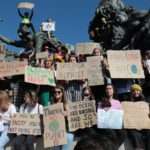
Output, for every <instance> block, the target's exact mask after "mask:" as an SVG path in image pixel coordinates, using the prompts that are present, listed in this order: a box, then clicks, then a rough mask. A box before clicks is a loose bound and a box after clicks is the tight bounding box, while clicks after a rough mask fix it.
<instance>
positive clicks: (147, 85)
mask: <svg viewBox="0 0 150 150" xmlns="http://www.w3.org/2000/svg"><path fill="white" fill-rule="evenodd" d="M143 67H144V73H145V80H144V85H143V93H144V95H145V97H146V100H148V102H150V93H149V91H150V50H148V51H146V52H145V53H144V56H143Z"/></svg>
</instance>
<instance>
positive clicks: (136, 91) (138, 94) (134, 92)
mask: <svg viewBox="0 0 150 150" xmlns="http://www.w3.org/2000/svg"><path fill="white" fill-rule="evenodd" d="M132 95H133V97H139V96H140V95H141V91H139V90H132Z"/></svg>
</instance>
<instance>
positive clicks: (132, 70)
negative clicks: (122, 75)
mask: <svg viewBox="0 0 150 150" xmlns="http://www.w3.org/2000/svg"><path fill="white" fill-rule="evenodd" d="M131 72H132V73H133V74H137V73H138V68H137V66H136V65H135V64H132V65H131Z"/></svg>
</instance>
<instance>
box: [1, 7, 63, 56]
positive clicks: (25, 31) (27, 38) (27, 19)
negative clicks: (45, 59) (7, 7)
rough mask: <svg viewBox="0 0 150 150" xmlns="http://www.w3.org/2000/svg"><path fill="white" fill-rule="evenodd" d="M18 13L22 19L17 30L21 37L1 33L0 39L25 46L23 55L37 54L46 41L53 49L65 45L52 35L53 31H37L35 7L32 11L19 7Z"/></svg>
mask: <svg viewBox="0 0 150 150" xmlns="http://www.w3.org/2000/svg"><path fill="white" fill-rule="evenodd" d="M18 14H19V16H20V17H21V19H22V21H21V23H20V25H19V28H18V30H17V33H18V37H19V39H18V40H11V39H9V38H7V37H5V36H2V35H0V41H1V42H4V43H6V44H8V45H12V46H15V47H18V48H23V49H24V52H23V53H22V54H21V56H25V57H27V58H30V57H31V58H32V57H33V56H35V53H37V52H40V51H41V50H42V46H43V45H44V44H45V43H49V45H50V46H51V49H53V51H54V50H56V49H57V47H59V46H61V45H63V44H62V43H61V42H60V41H59V40H57V39H56V38H55V36H54V35H52V33H48V32H45V31H42V30H40V32H35V29H34V26H33V24H32V22H31V21H32V17H33V9H31V13H29V12H27V11H26V12H24V13H22V12H21V10H20V9H19V8H18Z"/></svg>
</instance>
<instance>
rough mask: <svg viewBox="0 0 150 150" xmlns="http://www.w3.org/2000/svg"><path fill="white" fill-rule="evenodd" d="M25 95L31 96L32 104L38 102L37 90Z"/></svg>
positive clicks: (29, 91)
mask: <svg viewBox="0 0 150 150" xmlns="http://www.w3.org/2000/svg"><path fill="white" fill-rule="evenodd" d="M25 94H29V96H30V101H31V102H36V103H37V102H38V94H37V92H36V91H35V90H28V91H26V92H25Z"/></svg>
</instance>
